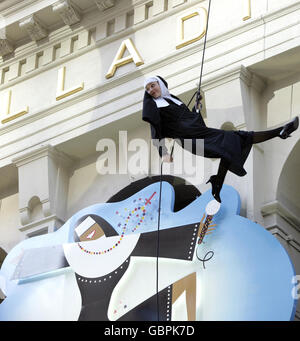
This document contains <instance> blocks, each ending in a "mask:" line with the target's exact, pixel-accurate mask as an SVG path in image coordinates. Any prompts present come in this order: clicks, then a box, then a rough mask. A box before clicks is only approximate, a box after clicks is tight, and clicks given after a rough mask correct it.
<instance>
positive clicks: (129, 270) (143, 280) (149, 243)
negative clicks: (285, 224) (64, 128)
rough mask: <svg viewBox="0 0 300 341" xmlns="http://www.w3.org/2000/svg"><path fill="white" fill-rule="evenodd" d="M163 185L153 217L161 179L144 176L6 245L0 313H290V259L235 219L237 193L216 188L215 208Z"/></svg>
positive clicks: (54, 316)
mask: <svg viewBox="0 0 300 341" xmlns="http://www.w3.org/2000/svg"><path fill="white" fill-rule="evenodd" d="M171 180H172V179H171ZM171 183H172V181H166V180H165V179H164V181H163V182H162V183H161V185H162V187H161V211H160V219H158V205H159V193H160V182H159V181H155V179H154V180H152V181H150V180H149V178H146V180H142V181H140V182H139V184H138V186H135V187H133V186H129V187H128V188H125V189H123V190H122V191H120V192H119V193H117V195H116V196H115V197H114V198H112V200H110V201H109V202H107V203H102V204H96V205H93V206H90V207H87V208H84V209H82V210H81V211H79V212H77V213H76V214H75V215H73V216H72V217H71V218H70V219H69V220H68V221H67V222H66V223H65V224H64V225H63V226H62V227H61V228H60V229H59V230H57V231H56V232H53V233H50V234H47V235H41V236H37V237H33V238H29V239H26V240H24V241H22V242H21V243H19V244H18V245H17V246H15V247H14V248H13V249H12V250H11V251H10V252H9V254H8V255H7V257H6V259H5V261H4V263H3V265H2V268H1V271H0V286H1V290H2V292H3V293H4V294H5V296H6V298H5V300H4V301H3V302H2V303H1V304H0V320H35V321H36V320H98V321H105V320H110V321H129V320H131V321H138V320H144V321H156V320H160V321H176V320H181V321H183V320H189V321H191V320H197V321H202V320H219V321H220V320H227V321H228V320H231V321H232V320H244V321H245V320H246V321H248V320H256V321H258V320H264V321H266V320H276V321H278V320H293V319H294V315H295V308H296V300H295V299H294V298H293V295H292V292H293V290H295V284H293V278H294V276H295V272H294V268H293V265H292V262H291V260H290V258H289V256H288V254H287V252H286V251H285V249H284V248H283V247H282V246H281V244H280V243H279V241H278V240H277V239H276V238H275V237H274V236H272V234H270V233H269V232H268V231H266V230H265V229H264V228H263V227H262V226H260V225H258V224H256V223H254V222H252V221H250V220H248V219H246V218H243V217H241V216H239V211H240V198H239V195H238V193H237V191H236V190H234V189H233V188H232V187H230V186H227V185H224V186H223V189H222V192H221V196H222V205H221V206H220V205H219V203H217V202H216V201H215V200H213V197H212V195H211V192H210V191H208V192H206V193H204V194H202V195H198V196H196V195H195V194H197V190H196V189H195V187H193V186H185V187H186V188H188V191H186V192H185V194H182V193H180V192H179V191H177V192H176V187H175V186H172V184H171ZM174 188H175V190H174ZM188 193H189V194H188ZM198 194H200V193H198ZM184 198H189V200H188V202H185V203H184V204H182V203H183V202H184ZM178 200H179V201H180V200H181V205H179V206H178V202H179V201H178ZM176 203H177V204H176ZM175 206H176V210H175V209H174V207H175ZM158 220H159V221H158ZM158 222H159V226H158Z"/></svg>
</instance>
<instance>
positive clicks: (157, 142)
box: [150, 124, 168, 157]
mask: <svg viewBox="0 0 300 341" xmlns="http://www.w3.org/2000/svg"><path fill="white" fill-rule="evenodd" d="M150 127H151V138H152V143H153V145H154V146H155V147H156V148H157V149H158V153H159V155H160V157H163V156H164V155H166V154H168V149H167V147H166V145H165V141H164V139H161V138H159V137H158V134H157V131H156V129H155V128H154V127H153V125H152V124H150Z"/></svg>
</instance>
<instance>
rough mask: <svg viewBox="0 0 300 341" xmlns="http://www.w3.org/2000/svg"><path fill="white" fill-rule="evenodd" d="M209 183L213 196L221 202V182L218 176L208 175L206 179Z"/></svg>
mask: <svg viewBox="0 0 300 341" xmlns="http://www.w3.org/2000/svg"><path fill="white" fill-rule="evenodd" d="M209 182H210V183H211V187H212V190H211V193H212V195H213V197H214V198H215V199H216V200H217V201H218V202H219V203H221V198H220V192H221V188H222V185H223V184H222V182H221V181H220V179H219V178H218V176H217V175H212V176H211V177H210V179H209V180H208V181H207V184H208V183H209Z"/></svg>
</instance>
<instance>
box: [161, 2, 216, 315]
mask: <svg viewBox="0 0 300 341" xmlns="http://www.w3.org/2000/svg"><path fill="white" fill-rule="evenodd" d="M210 5H211V0H209V4H208V12H207V23H206V32H205V39H204V44H203V53H202V61H201V70H200V78H199V86H198V90H197V91H196V92H195V93H194V95H193V97H192V98H191V100H190V102H189V104H188V107H189V105H190V104H191V102H192V100H193V99H194V97H195V95H197V97H196V103H195V107H196V111H197V112H198V113H199V103H200V100H201V93H200V89H201V85H202V75H203V64H204V56H205V50H206V41H207V31H208V23H209V15H210ZM174 145H175V141H174V142H173V146H172V149H171V154H170V156H171V157H172V155H173V151H174ZM163 163H164V161H163V160H162V161H161V165H160V185H159V204H158V222H157V244H156V245H157V252H156V308H157V321H159V294H158V293H159V288H158V287H159V284H158V258H159V232H160V213H161V212H160V211H161V191H162V168H163Z"/></svg>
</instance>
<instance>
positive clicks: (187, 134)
mask: <svg viewBox="0 0 300 341" xmlns="http://www.w3.org/2000/svg"><path fill="white" fill-rule="evenodd" d="M144 88H145V94H144V100H143V113H142V118H143V120H144V121H146V122H148V123H150V127H151V137H152V141H153V144H154V145H155V146H156V147H157V148H158V152H159V155H160V157H162V159H163V162H173V158H172V155H170V154H169V153H168V150H167V148H166V146H165V144H164V141H163V139H164V138H173V139H175V141H176V142H177V143H178V142H180V144H181V146H182V147H183V148H185V147H186V146H185V145H187V144H185V143H184V141H186V140H187V139H188V140H189V141H192V144H190V143H189V146H190V145H192V150H190V151H191V152H192V153H193V154H197V155H199V154H198V153H197V148H196V143H197V140H198V139H203V140H204V155H201V156H204V157H207V158H219V159H220V164H219V168H218V172H217V174H216V175H212V176H211V177H210V179H209V180H208V181H207V183H211V186H212V195H213V197H214V198H215V200H217V201H218V202H220V203H221V198H220V191H221V188H222V186H223V183H224V180H225V176H226V174H227V172H228V171H231V172H232V173H234V174H236V175H238V176H244V175H246V174H247V172H246V171H245V169H244V163H245V161H246V160H247V157H248V155H249V153H250V150H251V147H252V145H253V144H256V143H261V142H264V141H267V140H270V139H272V138H275V137H280V138H281V139H286V138H288V137H290V134H291V133H292V132H293V131H295V130H296V129H297V128H298V126H299V118H298V117H295V118H294V119H293V120H292V121H291V122H289V123H287V124H285V125H284V126H281V127H279V128H275V129H271V130H266V131H259V132H254V131H242V130H238V131H225V130H221V129H214V128H209V127H207V126H206V124H205V122H204V120H203V118H202V116H201V113H198V110H197V109H198V108H196V106H195V107H194V108H193V110H192V111H190V110H189V108H188V107H187V106H186V105H185V104H184V103H183V102H182V101H181V100H180V99H179V98H178V97H176V96H174V95H172V94H170V92H169V90H168V83H167V82H166V81H165V80H164V79H163V78H162V77H160V76H153V77H149V78H147V79H146V80H145V82H144ZM185 149H187V148H185Z"/></svg>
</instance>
